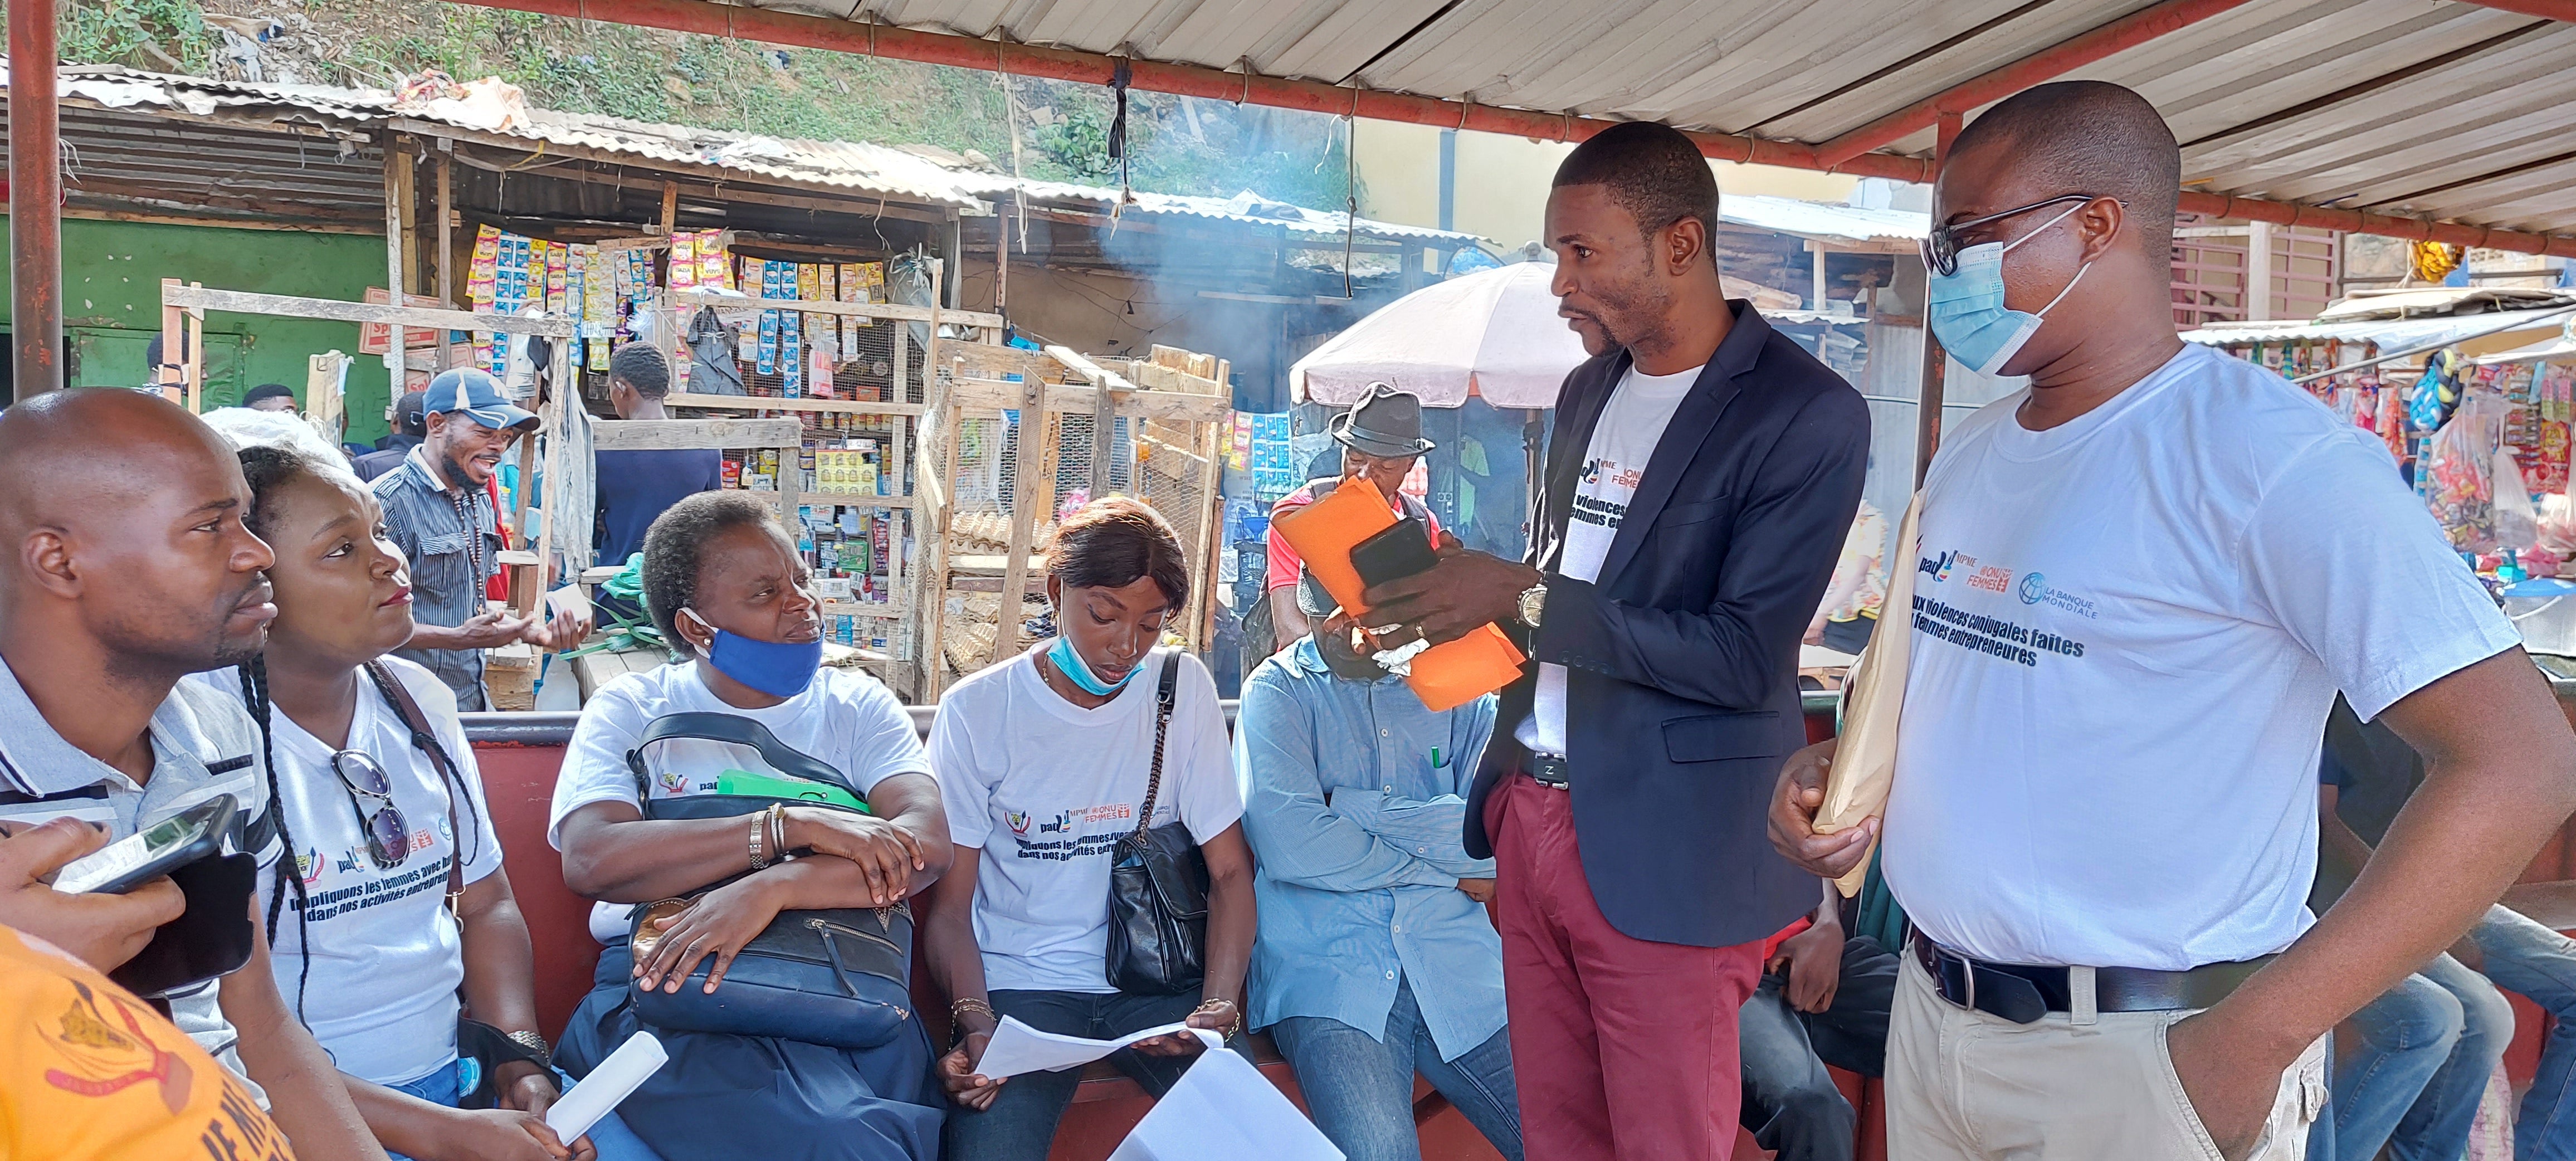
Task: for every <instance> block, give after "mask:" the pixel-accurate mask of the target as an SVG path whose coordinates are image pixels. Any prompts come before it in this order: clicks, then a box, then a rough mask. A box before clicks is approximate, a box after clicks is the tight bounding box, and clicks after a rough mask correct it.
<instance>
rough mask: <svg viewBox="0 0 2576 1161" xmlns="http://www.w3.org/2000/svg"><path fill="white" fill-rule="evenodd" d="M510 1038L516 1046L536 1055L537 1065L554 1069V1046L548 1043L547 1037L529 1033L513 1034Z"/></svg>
mask: <svg viewBox="0 0 2576 1161" xmlns="http://www.w3.org/2000/svg"><path fill="white" fill-rule="evenodd" d="M509 1036H510V1042H511V1043H513V1044H516V1045H518V1046H519V1047H521V1048H525V1049H527V1050H528V1051H530V1052H533V1053H536V1054H537V1063H538V1064H539V1065H541V1066H543V1067H547V1068H552V1067H554V1059H555V1050H554V1046H553V1045H551V1044H548V1043H546V1038H545V1037H543V1036H540V1035H538V1034H536V1033H534V1032H528V1031H518V1032H512V1033H510V1034H509Z"/></svg>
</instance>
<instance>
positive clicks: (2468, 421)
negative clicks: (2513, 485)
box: [2415, 391, 2502, 553]
mask: <svg viewBox="0 0 2576 1161" xmlns="http://www.w3.org/2000/svg"><path fill="white" fill-rule="evenodd" d="M2494 399H2495V397H2494V396H2493V395H2491V394H2489V393H2487V392H2484V391H2479V392H2474V393H2472V394H2471V395H2470V396H2469V397H2468V398H2467V399H2465V400H2463V401H2462V402H2461V403H2460V406H2459V409H2458V410H2457V411H2456V412H2454V413H2453V414H2452V415H2451V418H2450V421H2449V422H2447V423H2444V424H2443V425H2442V427H2441V430H2439V431H2436V432H2434V433H2433V438H2432V441H2431V442H2430V443H2429V444H2428V445H2427V446H2426V448H2425V457H2424V461H2425V462H2424V464H2423V466H2421V467H2419V468H2418V469H2417V470H2416V473H2415V474H2416V485H2417V487H2418V489H2419V490H2421V491H2423V492H2424V495H2425V499H2426V501H2427V502H2428V503H2430V504H2431V506H2432V509H2433V518H2434V519H2435V520H2436V521H2438V522H2440V524H2441V525H2442V531H2443V533H2444V534H2445V535H2447V536H2448V537H2449V538H2450V540H2451V547H2453V548H2456V549H2458V550H2460V551H2462V552H2481V553H2482V552H2487V551H2490V550H2492V549H2494V548H2495V546H2496V537H2495V533H2496V529H2495V477H2494V471H2495V462H2496V451H2497V447H2498V441H2497V439H2496V436H2497V429H2498V427H2500V426H2501V422H2502V417H2501V415H2499V414H2498V412H2499V411H2500V410H2501V408H2500V406H2499V405H2498V404H2497V403H2496V402H2495V401H2494Z"/></svg>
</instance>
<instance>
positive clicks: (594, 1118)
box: [546, 1032, 671, 1144]
mask: <svg viewBox="0 0 2576 1161" xmlns="http://www.w3.org/2000/svg"><path fill="white" fill-rule="evenodd" d="M670 1058H671V1057H670V1055H669V1054H668V1053H666V1052H664V1051H663V1050H662V1042H661V1041H659V1040H656V1039H654V1038H653V1034H652V1033H650V1032H637V1033H635V1034H634V1035H632V1036H629V1037H627V1038H626V1043H624V1044H620V1045H618V1046H617V1051H615V1052H611V1053H609V1054H608V1059H606V1060H603V1061H600V1062H599V1067H597V1068H594V1069H591V1070H590V1075H589V1076H585V1077H583V1078H581V1083H579V1084H576V1085H574V1086H572V1087H571V1088H568V1089H565V1090H564V1094H563V1099H561V1100H558V1101H556V1102H555V1103H553V1104H551V1105H548V1106H546V1127H547V1128H550V1129H553V1130H554V1131H555V1136H557V1137H559V1138H562V1139H563V1141H564V1143H565V1144H571V1143H572V1142H573V1140H574V1139H576V1138H578V1137H580V1136H581V1135H582V1134H584V1133H587V1132H589V1131H590V1127H591V1126H592V1125H595V1124H598V1123H599V1118H601V1117H604V1116H607V1115H608V1111H609V1110H610V1109H613V1108H616V1107H617V1105H618V1102H620V1101H623V1100H625V1099H626V1098H627V1096H628V1095H629V1094H631V1093H633V1092H634V1091H635V1089H636V1088H637V1086H640V1085H642V1084H643V1083H644V1082H645V1080H646V1079H648V1078H650V1077H651V1076H652V1075H653V1074H654V1073H655V1072H656V1071H659V1070H660V1069H661V1067H662V1064H663V1062H664V1061H667V1060H669V1059H670Z"/></svg>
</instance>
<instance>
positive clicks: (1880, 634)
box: [1816, 492, 1923, 899]
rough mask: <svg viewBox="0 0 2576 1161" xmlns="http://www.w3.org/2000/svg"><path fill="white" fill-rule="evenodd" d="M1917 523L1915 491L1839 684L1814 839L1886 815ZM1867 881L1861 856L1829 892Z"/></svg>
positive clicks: (1910, 633) (1850, 890)
mask: <svg viewBox="0 0 2576 1161" xmlns="http://www.w3.org/2000/svg"><path fill="white" fill-rule="evenodd" d="M1922 518H1923V493H1921V492H1916V493H1915V494H1914V500H1913V502H1912V503H1909V504H1907V505H1906V506H1905V522H1904V523H1903V524H1902V525H1901V526H1899V527H1898V529H1897V532H1896V545H1895V547H1893V548H1891V549H1889V550H1888V555H1887V561H1888V570H1887V571H1888V577H1887V599H1886V601H1885V602H1883V603H1881V604H1880V605H1879V607H1878V629H1877V631H1876V632H1874V633H1872V634H1871V635H1870V639H1869V645H1868V647H1867V648H1865V649H1862V650H1861V654H1860V660H1858V661H1856V662H1853V663H1852V669H1851V675H1850V678H1849V680H1847V681H1845V682H1844V683H1843V722H1842V741H1841V743H1840V744H1838V745H1837V746H1835V748H1834V764H1833V768H1832V769H1831V770H1830V771H1828V772H1827V773H1826V775H1825V801H1824V803H1823V804H1822V805H1819V806H1818V807H1817V808H1816V832H1817V833H1818V834H1832V833H1833V832H1835V831H1839V830H1848V829H1850V828H1852V827H1855V826H1859V825H1860V824H1861V823H1862V822H1863V821H1864V820H1866V819H1869V818H1872V817H1875V816H1877V815H1878V814H1879V813H1880V812H1881V811H1884V810H1885V809H1887V791H1888V788H1889V787H1890V786H1892V785H1893V784H1894V783H1895V781H1896V721H1897V716H1898V713H1899V711H1901V710H1903V709H1904V708H1905V662H1906V658H1907V656H1908V655H1909V654H1910V653H1911V652H1912V648H1913V644H1914V578H1915V577H1916V576H1917V575H1918V573H1917V570H1916V569H1915V562H1916V561H1917V560H1918V559H1919V556H1918V553H1917V549H1918V548H1919V544H1918V541H1919V540H1920V539H1921V533H1920V532H1919V531H1918V530H1917V527H1916V526H1917V525H1918V524H1920V523H1921V521H1922ZM1873 845H1874V844H1873ZM1868 877H1869V859H1868V858H1867V857H1863V858H1862V859H1861V861H1860V864H1859V865H1858V866H1855V867H1853V868H1852V869H1851V871H1850V873H1848V874H1846V875H1844V876H1843V877H1842V878H1840V879H1837V880H1835V881H1834V887H1835V888H1836V889H1838V890H1840V891H1841V892H1842V893H1843V897H1844V898H1846V899H1848V898H1850V897H1852V896H1854V895H1857V894H1859V893H1860V885H1861V882H1862V881H1863V880H1865V879H1867V878H1868Z"/></svg>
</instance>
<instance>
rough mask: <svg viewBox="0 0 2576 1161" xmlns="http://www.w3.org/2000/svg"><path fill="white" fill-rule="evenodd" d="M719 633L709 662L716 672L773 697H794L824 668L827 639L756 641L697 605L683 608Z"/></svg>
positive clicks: (711, 650)
mask: <svg viewBox="0 0 2576 1161" xmlns="http://www.w3.org/2000/svg"><path fill="white" fill-rule="evenodd" d="M683 611H684V612H687V613H688V614H689V615H690V616H692V617H697V620H698V623H699V624H701V625H706V626H707V628H708V629H709V630H711V631H713V632H714V633H715V635H716V639H715V644H714V645H713V646H711V647H710V648H708V650H707V664H709V665H712V666H715V669H716V672H718V673H721V674H724V675H725V676H727V677H730V678H732V679H734V680H735V681H739V682H741V683H743V684H744V685H747V686H750V687H751V688H753V689H756V690H759V691H760V692H762V693H765V694H768V695H769V696H771V697H794V696H796V695H797V694H800V693H803V692H805V687H806V686H809V685H812V684H814V675H815V674H816V673H817V672H820V671H821V670H822V668H823V639H822V638H820V637H817V638H815V639H814V640H812V641H809V642H806V643H804V644H802V645H799V644H793V643H788V642H779V641H754V640H752V639H751V638H749V637H745V636H743V635H742V634H740V633H728V632H725V631H724V630H722V629H718V628H716V627H715V626H714V625H711V624H707V619H706V618H704V617H699V616H698V614H697V611H696V610H694V609H688V610H683Z"/></svg>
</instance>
